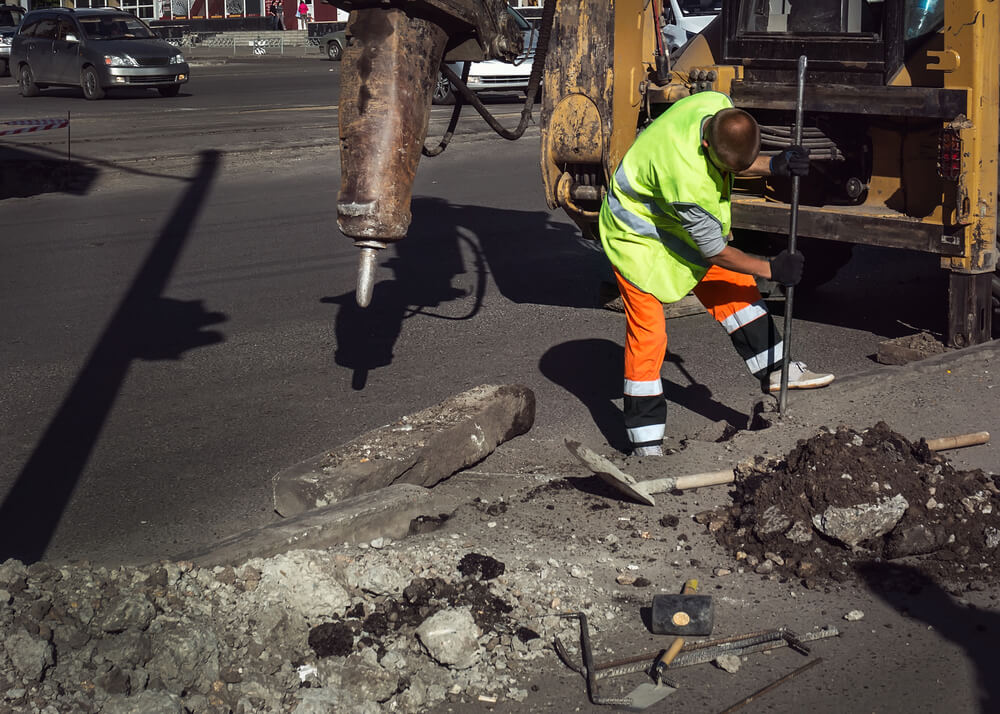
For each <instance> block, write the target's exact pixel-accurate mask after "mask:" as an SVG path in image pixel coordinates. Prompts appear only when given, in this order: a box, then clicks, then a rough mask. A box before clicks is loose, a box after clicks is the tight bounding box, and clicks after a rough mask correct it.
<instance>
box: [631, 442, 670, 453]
mask: <svg viewBox="0 0 1000 714" xmlns="http://www.w3.org/2000/svg"><path fill="white" fill-rule="evenodd" d="M632 455H633V456H663V447H662V446H660V445H659V444H653V445H652V446H637V447H635V448H634V449H632Z"/></svg>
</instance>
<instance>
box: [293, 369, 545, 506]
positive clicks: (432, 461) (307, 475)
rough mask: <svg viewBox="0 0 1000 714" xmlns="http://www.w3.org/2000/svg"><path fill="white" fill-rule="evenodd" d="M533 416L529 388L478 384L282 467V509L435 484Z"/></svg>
mask: <svg viewBox="0 0 1000 714" xmlns="http://www.w3.org/2000/svg"><path fill="white" fill-rule="evenodd" d="M534 420H535V395H534V393H533V392H532V391H531V390H530V389H528V388H527V387H524V386H520V385H481V386H478V387H474V388H473V389H470V390H468V391H466V392H462V393H461V394H458V395H456V396H454V397H451V398H449V399H446V400H445V401H443V402H441V403H440V404H437V405H435V406H433V407H430V408H428V409H424V410H422V411H419V412H416V413H415V414H411V415H409V416H405V417H403V418H402V419H400V420H399V421H397V422H395V423H393V424H389V425H387V426H383V427H379V428H378V429H373V430H372V431H369V432H367V433H365V434H362V435H361V436H359V437H358V438H356V439H354V440H353V441H351V442H349V443H347V444H344V445H343V446H339V447H337V448H335V449H332V450H330V451H327V452H324V453H322V454H319V455H318V456H315V457H313V458H311V459H308V460H307V461H305V462H303V463H301V464H297V465H295V466H292V467H290V468H288V469H285V470H284V471H282V472H280V473H279V474H277V475H276V476H275V477H274V481H273V486H274V507H275V510H276V511H277V512H278V513H280V514H281V515H282V516H286V517H287V516H292V515H295V514H297V513H301V512H303V511H307V510H311V509H314V508H322V507H324V506H329V505H330V504H333V503H337V502H338V501H341V500H343V499H345V498H350V497H351V496H356V495H358V494H362V493H368V492H370V491H374V490H376V489H379V488H383V487H385V486H389V485H391V484H396V483H411V484H416V485H418V486H424V487H431V486H433V485H434V484H436V483H438V482H439V481H443V480H444V479H446V478H448V477H449V476H451V475H452V474H454V473H456V472H457V471H460V470H462V469H464V468H467V467H469V466H472V465H473V464H475V463H478V462H479V461H482V460H483V459H484V458H486V457H487V456H489V455H490V454H491V453H492V452H493V450H494V449H496V447H497V446H499V445H500V444H502V443H503V442H505V441H508V440H510V439H512V438H514V437H515V436H519V435H520V434H523V433H525V432H526V431H528V430H529V429H530V428H531V426H532V424H533V423H534Z"/></svg>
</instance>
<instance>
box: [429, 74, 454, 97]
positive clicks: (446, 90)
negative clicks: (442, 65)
mask: <svg viewBox="0 0 1000 714" xmlns="http://www.w3.org/2000/svg"><path fill="white" fill-rule="evenodd" d="M431 103H432V104H454V103H455V90H454V89H453V88H452V86H451V82H449V81H448V80H447V79H445V76H444V75H443V74H441V73H440V72H438V80H437V84H436V85H434V96H432V97H431Z"/></svg>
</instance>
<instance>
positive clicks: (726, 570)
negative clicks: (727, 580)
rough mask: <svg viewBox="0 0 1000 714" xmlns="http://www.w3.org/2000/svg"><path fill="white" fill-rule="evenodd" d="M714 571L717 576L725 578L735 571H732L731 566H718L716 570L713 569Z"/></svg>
mask: <svg viewBox="0 0 1000 714" xmlns="http://www.w3.org/2000/svg"><path fill="white" fill-rule="evenodd" d="M712 572H713V573H715V576H716V577H717V578H724V577H726V576H727V575H730V574H732V572H733V571H732V570H730V569H729V568H716V569H715V570H713V571H712Z"/></svg>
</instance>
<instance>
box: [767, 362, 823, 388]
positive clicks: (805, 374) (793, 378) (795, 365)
mask: <svg viewBox="0 0 1000 714" xmlns="http://www.w3.org/2000/svg"><path fill="white" fill-rule="evenodd" d="M768 380H769V382H770V387H769V389H770V391H772V392H780V391H781V370H780V369H778V370H775V371H774V372H771V374H770V375H768ZM832 381H833V375H832V374H820V373H818V372H810V371H809V368H808V367H806V363H805V362H799V361H798V360H792V361H791V362H789V363H788V388H789V389H816V388H817V387H825V386H826V385H828V384H829V383H830V382H832Z"/></svg>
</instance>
